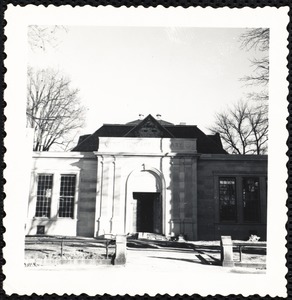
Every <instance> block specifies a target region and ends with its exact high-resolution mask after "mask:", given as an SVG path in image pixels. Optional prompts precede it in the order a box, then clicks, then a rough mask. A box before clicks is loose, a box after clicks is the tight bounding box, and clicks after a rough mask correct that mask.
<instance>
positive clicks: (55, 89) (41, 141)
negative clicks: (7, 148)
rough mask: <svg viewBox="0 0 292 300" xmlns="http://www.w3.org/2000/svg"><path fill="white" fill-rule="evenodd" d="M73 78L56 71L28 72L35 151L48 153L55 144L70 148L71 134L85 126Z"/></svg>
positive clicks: (27, 110) (29, 119) (28, 92)
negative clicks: (72, 86)
mask: <svg viewBox="0 0 292 300" xmlns="http://www.w3.org/2000/svg"><path fill="white" fill-rule="evenodd" d="M70 84H71V82H70V79H68V78H66V77H64V76H62V75H61V74H59V73H58V72H56V71H53V70H50V69H46V70H37V71H35V70H33V69H32V68H29V70H28V82H27V109H26V115H27V125H28V126H29V127H31V128H34V130H35V131H34V145H33V150H34V151H49V149H50V148H51V147H52V145H59V146H60V148H61V149H63V150H66V149H68V147H69V145H70V143H71V141H72V131H74V130H76V129H79V128H81V127H82V126H83V125H84V119H85V118H84V115H85V108H84V107H83V106H82V105H81V104H80V100H79V98H78V90H77V89H72V88H71V86H70Z"/></svg>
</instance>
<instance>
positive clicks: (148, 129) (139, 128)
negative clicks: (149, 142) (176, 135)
mask: <svg viewBox="0 0 292 300" xmlns="http://www.w3.org/2000/svg"><path fill="white" fill-rule="evenodd" d="M125 137H161V138H163V137H169V138H171V137H173V135H172V134H171V133H170V132H169V131H168V130H167V129H166V128H164V127H163V126H162V125H161V124H159V122H158V121H157V120H155V119H154V118H153V117H152V116H151V115H148V116H147V117H146V118H145V119H144V120H143V121H142V122H140V123H139V124H138V125H136V126H135V127H134V128H132V129H131V130H130V131H129V132H128V133H127V134H126V135H125Z"/></svg>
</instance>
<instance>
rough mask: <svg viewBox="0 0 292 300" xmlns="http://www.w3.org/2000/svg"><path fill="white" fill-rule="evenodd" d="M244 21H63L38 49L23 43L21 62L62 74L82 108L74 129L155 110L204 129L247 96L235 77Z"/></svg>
mask: <svg viewBox="0 0 292 300" xmlns="http://www.w3.org/2000/svg"><path fill="white" fill-rule="evenodd" d="M245 31H246V29H245V28H195V27H178V28H175V27H169V28H167V27H130V26H129V27H100V26H99V27H85V26H83V27H67V31H64V30H61V31H60V32H59V33H56V40H57V43H56V45H54V46H53V47H50V46H48V47H46V48H45V50H41V49H35V48H31V47H29V46H28V47H29V51H28V56H29V57H28V63H29V65H30V66H32V67H34V68H47V67H50V68H54V69H56V70H59V71H60V72H61V73H62V74H64V75H65V76H69V77H70V78H71V81H72V87H74V88H78V89H79V90H80V92H79V97H80V99H81V102H82V103H83V104H84V105H85V106H86V107H87V114H86V120H85V121H86V125H85V127H84V128H82V129H81V130H80V132H79V134H88V133H93V132H94V131H95V130H97V129H98V128H99V127H100V126H101V125H102V124H104V123H106V124H124V123H126V122H130V121H133V120H136V119H138V118H139V114H143V115H144V116H145V117H146V116H147V115H148V114H152V115H153V116H156V115H157V114H160V115H161V116H162V117H161V118H162V119H164V120H166V121H169V122H171V123H174V124H179V123H180V122H185V123H186V124H190V125H197V126H198V127H199V128H200V129H202V130H203V131H204V132H205V133H209V131H208V127H210V126H212V125H213V124H214V116H215V113H217V112H221V111H222V110H224V109H226V107H227V106H230V105H232V103H235V102H237V101H238V100H244V99H246V98H247V94H248V93H249V92H250V91H251V88H252V87H247V86H245V85H244V83H243V82H242V81H240V78H242V77H243V76H245V75H248V74H250V73H251V72H252V70H253V69H252V67H251V62H250V60H251V59H253V58H256V57H257V55H261V53H257V52H256V51H254V50H251V51H246V50H245V49H241V47H240V46H241V44H240V41H239V37H240V35H241V34H242V33H243V32H245Z"/></svg>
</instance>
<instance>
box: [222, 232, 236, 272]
mask: <svg viewBox="0 0 292 300" xmlns="http://www.w3.org/2000/svg"><path fill="white" fill-rule="evenodd" d="M220 245H221V263H222V266H223V267H234V261H233V243H232V240H231V236H221V243H220Z"/></svg>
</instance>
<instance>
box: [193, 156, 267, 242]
mask: <svg viewBox="0 0 292 300" xmlns="http://www.w3.org/2000/svg"><path fill="white" fill-rule="evenodd" d="M222 176H223V177H224V176H232V177H234V178H236V185H237V195H236V196H237V199H236V201H237V221H236V222H222V221H220V218H219V199H218V197H219V187H218V186H219V177H222ZM243 177H259V179H260V205H261V207H260V212H261V217H260V221H259V222H254V223H252V222H244V220H243V218H242V213H241V210H242V194H241V189H242V178H243ZM266 179H267V156H252V155H245V156H243V155H218V154H217V155H201V156H200V158H199V159H198V185H197V189H198V229H199V230H198V239H201V240H214V239H216V240H218V239H220V236H221V235H231V236H232V239H244V240H245V239H248V237H249V235H250V234H256V235H258V236H260V237H261V240H265V239H266V223H267V192H266V188H267V186H266V182H267V181H266Z"/></svg>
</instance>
